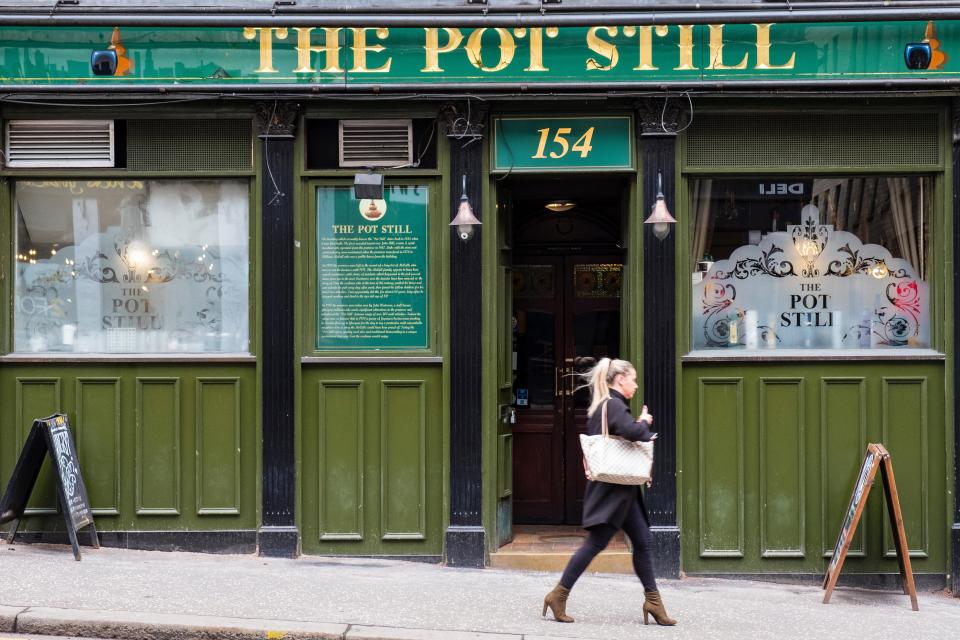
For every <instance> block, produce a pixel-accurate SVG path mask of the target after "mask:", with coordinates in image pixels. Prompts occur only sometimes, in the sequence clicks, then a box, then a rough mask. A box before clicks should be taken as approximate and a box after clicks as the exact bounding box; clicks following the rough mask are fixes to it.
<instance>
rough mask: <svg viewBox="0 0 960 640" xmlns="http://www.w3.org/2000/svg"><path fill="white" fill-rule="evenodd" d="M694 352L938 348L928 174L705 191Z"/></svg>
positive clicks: (696, 235) (700, 196)
mask: <svg viewBox="0 0 960 640" xmlns="http://www.w3.org/2000/svg"><path fill="white" fill-rule="evenodd" d="M692 192H693V200H692V212H693V221H694V228H693V236H692V247H691V248H692V262H691V268H692V270H693V288H694V291H693V309H692V313H693V327H692V329H693V335H692V338H693V348H695V349H702V348H731V347H734V348H747V349H764V348H801V349H805V348H820V349H824V348H830V349H851V348H853V349H863V348H889V347H929V346H930V336H929V331H930V330H929V324H930V322H929V309H930V300H929V293H928V288H927V282H926V281H927V264H928V252H929V240H928V234H929V220H930V207H931V202H930V200H931V194H932V182H931V179H930V178H928V177H896V176H890V177H887V176H881V177H844V178H829V177H818V178H792V177H791V178H773V179H770V178H764V179H742V178H738V179H723V180H720V179H702V180H696V181H695V182H694V184H693V190H692Z"/></svg>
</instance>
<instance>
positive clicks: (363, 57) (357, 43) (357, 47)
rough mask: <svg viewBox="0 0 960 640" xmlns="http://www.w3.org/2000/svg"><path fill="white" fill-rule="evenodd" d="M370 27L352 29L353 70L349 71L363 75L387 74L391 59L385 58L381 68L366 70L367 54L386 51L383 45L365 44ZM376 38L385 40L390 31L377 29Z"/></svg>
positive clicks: (383, 28) (382, 28)
mask: <svg viewBox="0 0 960 640" xmlns="http://www.w3.org/2000/svg"><path fill="white" fill-rule="evenodd" d="M371 28H372V27H363V28H359V29H358V28H353V29H351V31H353V68H352V69H350V71H361V72H365V73H387V72H389V71H390V65H391V64H392V63H393V58H392V57H391V58H387V62H386V63H385V64H384V65H383V66H382V67H377V68H376V69H369V68H367V52H369V51H373V52H374V53H379V52H380V51H383V50H384V49H386V47H384V46H383V45H380V44H373V45H368V44H367V31H369V30H370V29H371ZM376 33H377V37H378V38H380V39H381V40H386V39H387V36H389V35H390V30H389V29H387V28H385V27H379V28H377V32H376Z"/></svg>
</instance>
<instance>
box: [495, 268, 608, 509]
mask: <svg viewBox="0 0 960 640" xmlns="http://www.w3.org/2000/svg"><path fill="white" fill-rule="evenodd" d="M513 274H514V275H513V291H514V298H513V305H514V316H515V318H516V331H515V335H516V345H515V346H516V352H517V376H516V381H515V384H514V396H515V400H516V401H515V408H516V416H517V418H516V424H515V425H514V429H513V434H514V438H513V440H514V455H513V506H514V520H515V522H518V523H530V524H561V523H566V524H579V522H580V517H581V511H582V504H583V490H584V486H585V482H584V478H583V467H582V463H581V454H580V441H579V434H580V433H583V432H584V431H585V429H586V419H587V416H586V410H587V407H588V406H589V404H590V396H589V391H588V390H587V389H580V390H577V387H578V386H579V385H580V378H579V376H577V375H576V374H578V373H582V372H583V371H585V370H586V369H589V368H590V367H591V366H592V365H593V364H594V363H595V362H596V360H597V359H599V358H601V357H604V356H608V355H609V356H618V355H619V349H620V331H619V327H620V298H619V296H620V275H621V264H620V262H619V259H618V258H614V257H602V256H601V257H598V256H557V257H552V256H550V257H542V256H537V257H522V256H518V257H517V258H516V259H515V262H514V268H513Z"/></svg>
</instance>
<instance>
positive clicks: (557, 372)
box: [553, 367, 563, 398]
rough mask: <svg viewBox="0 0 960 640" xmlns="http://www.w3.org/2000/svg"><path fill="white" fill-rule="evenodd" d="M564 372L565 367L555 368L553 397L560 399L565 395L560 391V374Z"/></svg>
mask: <svg viewBox="0 0 960 640" xmlns="http://www.w3.org/2000/svg"><path fill="white" fill-rule="evenodd" d="M561 371H563V367H554V368H553V396H554V397H555V398H559V397H560V396H562V395H563V392H562V391H561V390H560V372H561Z"/></svg>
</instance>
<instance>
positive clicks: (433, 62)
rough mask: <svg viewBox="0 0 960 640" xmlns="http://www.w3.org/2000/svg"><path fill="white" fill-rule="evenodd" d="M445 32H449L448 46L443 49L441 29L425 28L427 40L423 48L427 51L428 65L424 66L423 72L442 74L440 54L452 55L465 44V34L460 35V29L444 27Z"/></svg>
mask: <svg viewBox="0 0 960 640" xmlns="http://www.w3.org/2000/svg"><path fill="white" fill-rule="evenodd" d="M443 30H444V31H446V32H447V44H445V45H443V46H442V47H441V46H440V29H435V28H433V27H425V28H424V31H426V39H425V40H424V46H423V48H424V51H426V64H424V66H423V69H421V71H423V72H426V73H438V72H442V71H443V69H441V68H440V54H441V53H450V52H451V51H453V50H454V49H456V48H457V47H459V46H460V43H461V42H463V34H462V33H460V29H456V28H453V27H443Z"/></svg>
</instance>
